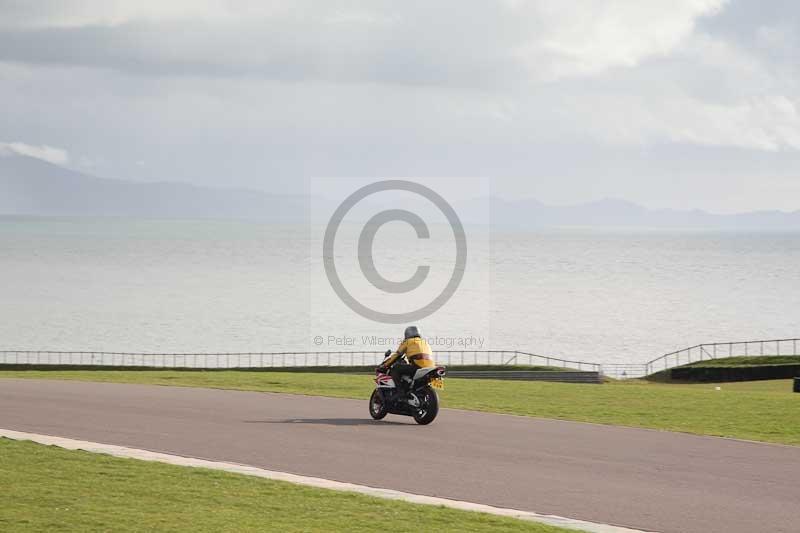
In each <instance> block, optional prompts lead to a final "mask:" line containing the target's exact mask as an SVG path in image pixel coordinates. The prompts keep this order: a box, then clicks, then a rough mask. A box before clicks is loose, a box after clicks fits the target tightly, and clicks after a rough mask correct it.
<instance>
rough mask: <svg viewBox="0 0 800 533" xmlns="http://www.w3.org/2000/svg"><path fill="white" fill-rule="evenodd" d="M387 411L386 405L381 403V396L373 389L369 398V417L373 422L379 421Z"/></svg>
mask: <svg viewBox="0 0 800 533" xmlns="http://www.w3.org/2000/svg"><path fill="white" fill-rule="evenodd" d="M388 412H389V410H388V409H387V408H386V403H385V402H384V401H383V396H381V393H380V392H379V391H378V389H375V390H374V391H372V396H370V397H369V416H371V417H372V418H373V419H375V420H380V419H381V418H383V417H385V416H386V413H388Z"/></svg>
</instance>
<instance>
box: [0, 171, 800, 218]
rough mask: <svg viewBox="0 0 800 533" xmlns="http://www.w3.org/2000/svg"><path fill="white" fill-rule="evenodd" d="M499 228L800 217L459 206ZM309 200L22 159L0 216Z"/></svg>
mask: <svg viewBox="0 0 800 533" xmlns="http://www.w3.org/2000/svg"><path fill="white" fill-rule="evenodd" d="M487 201H488V202H489V204H488V206H489V209H490V211H489V212H490V217H491V224H492V226H496V227H498V228H527V229H530V228H544V227H568V226H581V227H619V228H631V227H639V228H675V229H678V228H698V229H724V230H785V231H795V230H800V210H797V211H792V212H785V211H753V212H748V213H740V214H732V215H719V214H713V213H709V212H707V211H702V210H699V209H692V210H676V209H648V208H646V207H642V206H640V205H637V204H635V203H632V202H628V201H625V200H619V199H603V200H599V201H595V202H589V203H583V204H577V205H571V206H551V205H546V204H543V203H541V202H539V201H536V200H529V199H528V200H504V199H500V198H496V197H492V198H490V199H485V198H484V199H475V200H473V201H471V202H470V203H468V204H464V205H456V210H457V211H458V212H459V213H466V215H465V218H464V222H465V223H469V222H471V221H470V219H469V213H470V212H475V211H478V210H480V209H481V208H482V209H483V211H484V212H485V210H486V206H487V204H486V202H487ZM310 204H311V202H310V199H309V197H307V196H303V195H280V194H270V193H266V192H263V191H257V190H249V189H221V188H220V189H218V188H210V187H201V186H196V185H190V184H185V183H174V182H159V183H140V182H132V181H123V180H115V179H107V178H98V177H95V176H90V175H87V174H83V173H80V172H76V171H73V170H70V169H67V168H64V167H61V166H58V165H54V164H51V163H47V162H45V161H42V160H39V159H34V158H30V157H24V156H4V157H0V215H36V216H126V217H145V218H222V219H230V218H232V219H254V220H262V221H268V222H282V223H298V222H306V221H308V220H309V212H310Z"/></svg>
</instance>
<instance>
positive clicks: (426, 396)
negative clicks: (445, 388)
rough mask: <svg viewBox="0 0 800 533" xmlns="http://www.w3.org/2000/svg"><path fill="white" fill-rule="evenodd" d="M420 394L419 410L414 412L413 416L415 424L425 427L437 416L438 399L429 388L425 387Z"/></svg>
mask: <svg viewBox="0 0 800 533" xmlns="http://www.w3.org/2000/svg"><path fill="white" fill-rule="evenodd" d="M420 392H421V394H420V395H419V396H420V408H419V409H417V410H416V411H414V415H413V416H414V421H415V422H416V423H417V424H419V425H421V426H425V425H427V424H430V423H431V422H433V420H434V418H436V415H438V414H439V397H438V396H437V395H436V391H435V390H433V389H432V388H430V387H425V388H424V389H422V390H421V391H420Z"/></svg>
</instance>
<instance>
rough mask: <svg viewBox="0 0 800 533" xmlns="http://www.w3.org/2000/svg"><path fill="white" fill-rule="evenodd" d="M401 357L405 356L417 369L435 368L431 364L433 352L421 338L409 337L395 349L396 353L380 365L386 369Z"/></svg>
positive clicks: (432, 363)
mask: <svg viewBox="0 0 800 533" xmlns="http://www.w3.org/2000/svg"><path fill="white" fill-rule="evenodd" d="M403 356H405V357H406V359H408V360H409V362H410V363H412V364H414V365H416V366H418V367H419V368H428V367H429V366H435V363H434V362H433V350H431V347H430V346H429V345H428V341H426V340H425V339H423V338H422V337H411V338H410V339H406V340H404V341H403V342H402V343H401V344H400V346H398V347H397V352H395V353H393V354H392V355H390V356H389V357H387V358H386V359H385V360H384V361H383V363H382V365H383V366H385V367H387V368H388V367H390V366H392V365H393V364H394V363H395V362H397V360H398V359H400V358H401V357H403Z"/></svg>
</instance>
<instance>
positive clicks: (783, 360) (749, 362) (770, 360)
mask: <svg viewBox="0 0 800 533" xmlns="http://www.w3.org/2000/svg"><path fill="white" fill-rule="evenodd" d="M772 365H800V356H798V355H758V356H740V357H720V358H717V359H705V360H703V361H695V362H694V363H689V364H686V365H681V367H679V368H682V367H694V368H707V367H709V368H710V367H751V366H772Z"/></svg>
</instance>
